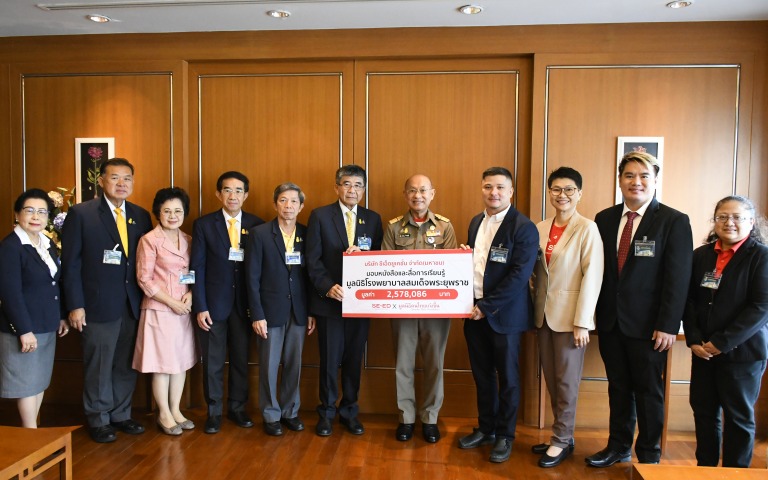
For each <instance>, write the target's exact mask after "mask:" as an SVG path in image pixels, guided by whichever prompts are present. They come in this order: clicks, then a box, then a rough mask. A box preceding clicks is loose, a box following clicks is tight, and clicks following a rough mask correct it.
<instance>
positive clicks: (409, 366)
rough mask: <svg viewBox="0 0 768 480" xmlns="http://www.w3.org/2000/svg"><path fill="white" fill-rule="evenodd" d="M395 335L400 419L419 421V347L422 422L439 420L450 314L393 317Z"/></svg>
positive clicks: (409, 421)
mask: <svg viewBox="0 0 768 480" xmlns="http://www.w3.org/2000/svg"><path fill="white" fill-rule="evenodd" d="M391 322H392V337H393V341H394V344H395V349H396V350H395V353H396V356H397V364H396V369H395V380H396V386H397V408H398V409H399V410H400V422H401V423H415V422H416V391H415V389H414V380H413V377H414V374H413V372H414V370H415V368H416V351H417V350H421V358H422V360H423V361H424V378H423V383H422V387H423V388H422V390H423V392H424V400H423V401H422V403H421V406H420V407H419V412H418V413H419V417H420V419H421V421H422V423H437V415H438V412H439V411H440V407H442V406H443V398H444V397H445V394H444V391H443V363H444V358H445V347H446V344H447V343H448V331H449V330H450V328H451V320H450V319H447V318H394V319H392V321H391Z"/></svg>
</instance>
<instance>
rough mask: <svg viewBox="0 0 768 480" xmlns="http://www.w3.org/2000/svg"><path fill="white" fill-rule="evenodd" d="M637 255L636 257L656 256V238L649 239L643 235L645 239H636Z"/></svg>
mask: <svg viewBox="0 0 768 480" xmlns="http://www.w3.org/2000/svg"><path fill="white" fill-rule="evenodd" d="M635 256H636V257H655V256H656V242H655V241H654V240H648V237H643V240H642V241H640V240H635Z"/></svg>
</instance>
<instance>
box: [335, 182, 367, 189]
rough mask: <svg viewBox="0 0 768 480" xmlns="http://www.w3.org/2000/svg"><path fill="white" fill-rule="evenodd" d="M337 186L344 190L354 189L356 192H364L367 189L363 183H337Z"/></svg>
mask: <svg viewBox="0 0 768 480" xmlns="http://www.w3.org/2000/svg"><path fill="white" fill-rule="evenodd" d="M336 185H338V186H340V187H341V188H343V189H344V190H351V189H353V188H354V189H355V190H364V189H365V185H364V184H362V183H352V182H343V183H337V184H336Z"/></svg>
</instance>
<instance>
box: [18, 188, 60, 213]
mask: <svg viewBox="0 0 768 480" xmlns="http://www.w3.org/2000/svg"><path fill="white" fill-rule="evenodd" d="M31 198H37V199H40V200H44V201H45V203H46V205H48V211H49V212H51V211H53V200H51V197H49V196H48V194H47V193H45V190H42V189H40V188H30V189H29V190H27V191H26V192H22V194H21V195H19V197H18V198H17V199H16V201H15V202H14V203H13V211H14V212H16V213H21V209H22V208H24V204H25V203H26V202H27V200H29V199H31Z"/></svg>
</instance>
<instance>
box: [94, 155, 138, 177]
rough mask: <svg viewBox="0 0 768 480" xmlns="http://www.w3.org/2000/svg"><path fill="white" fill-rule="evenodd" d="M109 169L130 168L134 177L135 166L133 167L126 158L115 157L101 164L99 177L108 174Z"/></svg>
mask: <svg viewBox="0 0 768 480" xmlns="http://www.w3.org/2000/svg"><path fill="white" fill-rule="evenodd" d="M107 167H128V168H130V169H131V175H133V173H134V171H133V165H131V162H129V161H128V160H126V159H124V158H120V157H115V158H110V159H109V160H107V161H106V162H104V163H102V164H101V167H99V176H102V177H103V176H104V175H105V174H106V173H107Z"/></svg>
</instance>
